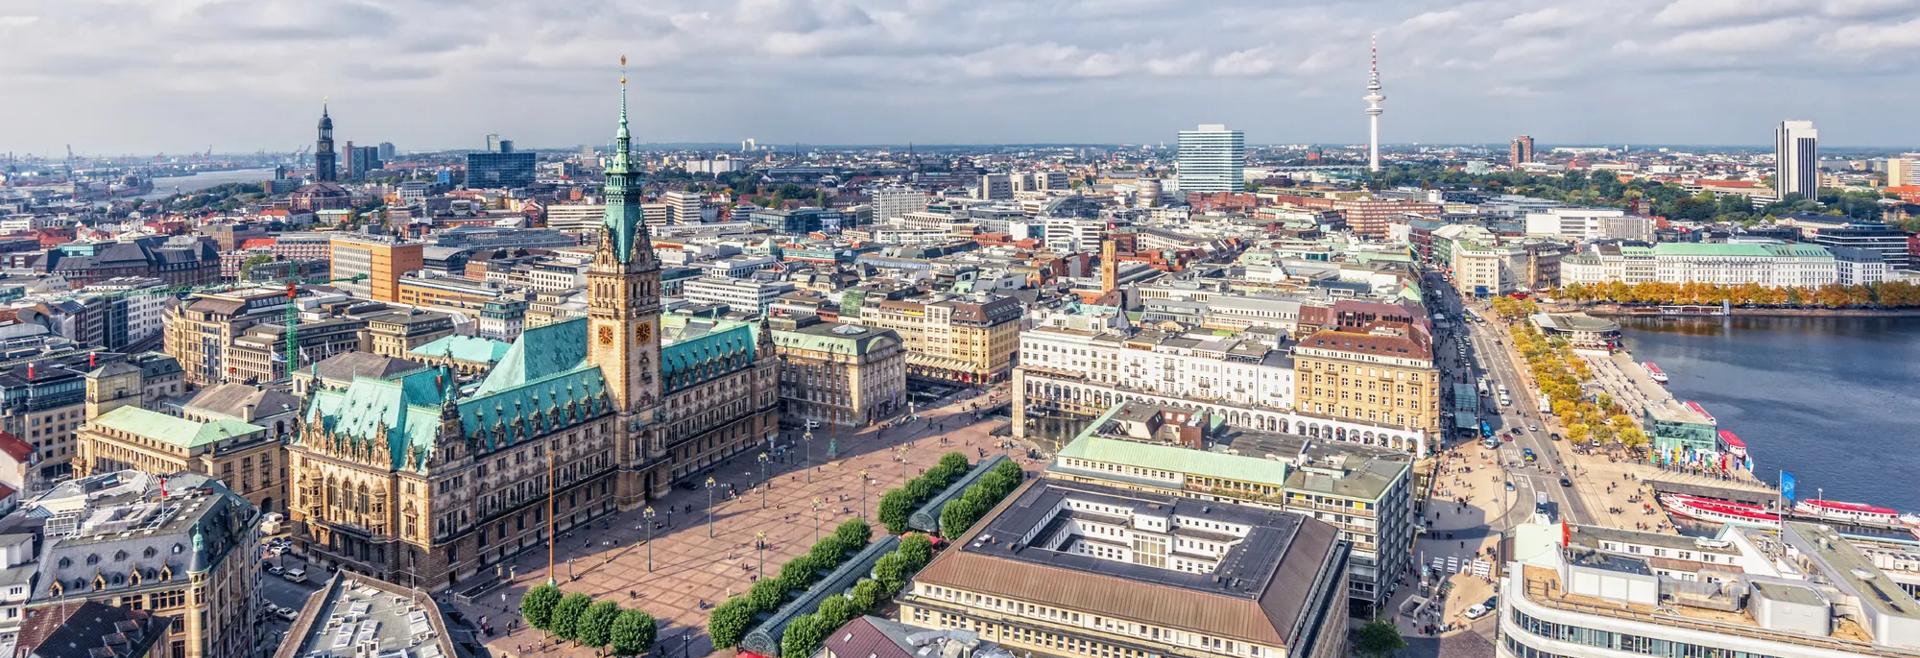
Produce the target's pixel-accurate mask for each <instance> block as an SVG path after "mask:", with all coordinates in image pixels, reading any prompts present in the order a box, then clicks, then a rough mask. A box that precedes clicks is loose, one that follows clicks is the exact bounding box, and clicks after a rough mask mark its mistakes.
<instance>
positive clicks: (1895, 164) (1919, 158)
mask: <svg viewBox="0 0 1920 658" xmlns="http://www.w3.org/2000/svg"><path fill="white" fill-rule="evenodd" d="M1914 186H1920V154H1915V153H1909V154H1907V155H1903V156H1900V157H1895V158H1887V187H1914Z"/></svg>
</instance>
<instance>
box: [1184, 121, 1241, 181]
mask: <svg viewBox="0 0 1920 658" xmlns="http://www.w3.org/2000/svg"><path fill="white" fill-rule="evenodd" d="M1179 158H1180V159H1179V168H1180V175H1179V182H1180V193H1181V194H1189V193H1193V192H1245V191H1246V190H1247V182H1246V179H1245V177H1244V175H1243V173H1242V171H1243V168H1244V167H1245V164H1246V161H1247V137H1246V134H1245V133H1242V132H1240V131H1238V130H1228V129H1227V126H1226V124H1222V123H1206V124H1201V125H1200V127H1199V128H1196V129H1194V130H1182V131H1180V156H1179Z"/></svg>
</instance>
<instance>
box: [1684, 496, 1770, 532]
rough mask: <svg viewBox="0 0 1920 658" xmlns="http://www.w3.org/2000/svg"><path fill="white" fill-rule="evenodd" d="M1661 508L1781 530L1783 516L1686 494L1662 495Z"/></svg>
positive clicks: (1710, 520) (1687, 515)
mask: <svg viewBox="0 0 1920 658" xmlns="http://www.w3.org/2000/svg"><path fill="white" fill-rule="evenodd" d="M1660 506H1661V507H1665V508H1667V512H1668V513H1671V514H1673V515H1674V516H1678V517H1682V518H1687V519H1693V520H1695V521H1705V522H1707V523H1724V524H1730V525H1737V526H1745V527H1750V528H1778V527H1780V515H1779V514H1775V513H1773V512H1769V511H1767V508H1765V507H1761V506H1759V505H1754V504H1751V503H1740V502H1734V501H1731V500H1722V499H1719V498H1707V497H1704V496H1689V495H1686V494H1677V493H1667V494H1660Z"/></svg>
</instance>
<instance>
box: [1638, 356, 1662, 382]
mask: <svg viewBox="0 0 1920 658" xmlns="http://www.w3.org/2000/svg"><path fill="white" fill-rule="evenodd" d="M1640 367H1642V368H1646V369H1647V376H1648V377H1650V378H1652V379H1653V381H1656V382H1659V383H1662V384H1665V383H1667V372H1666V371H1665V370H1661V369H1660V365H1659V364H1656V363H1654V362H1652V361H1647V362H1644V363H1641V364H1640Z"/></svg>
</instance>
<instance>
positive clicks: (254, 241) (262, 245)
mask: <svg viewBox="0 0 1920 658" xmlns="http://www.w3.org/2000/svg"><path fill="white" fill-rule="evenodd" d="M278 242H279V240H275V239H273V238H247V239H246V241H245V242H241V243H240V248H241V249H270V248H272V247H273V245H274V244H276V243H278Z"/></svg>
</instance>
